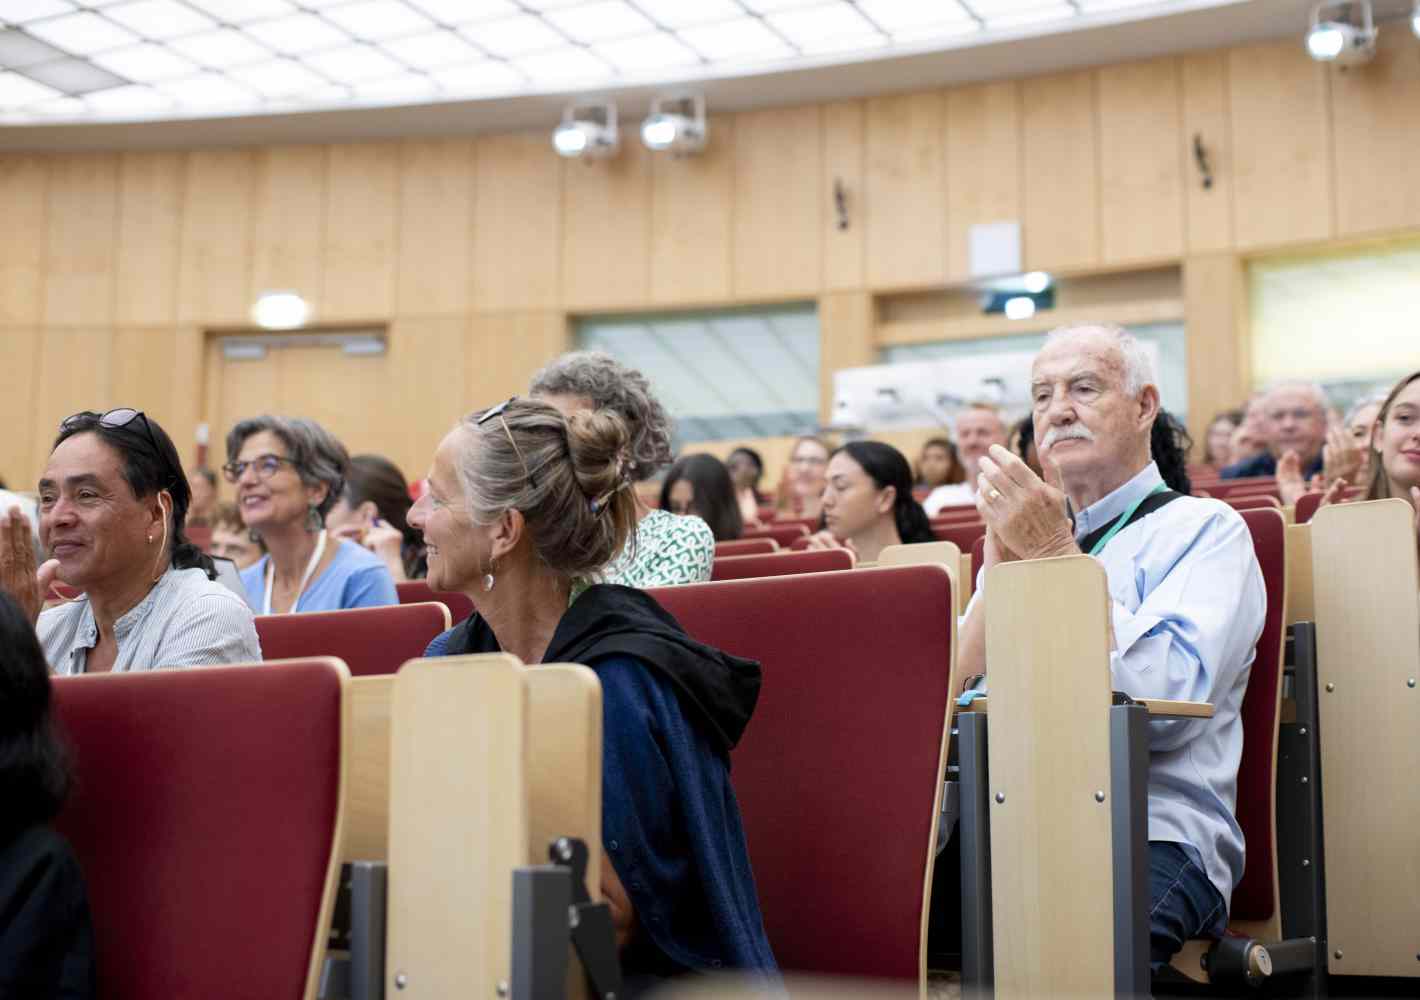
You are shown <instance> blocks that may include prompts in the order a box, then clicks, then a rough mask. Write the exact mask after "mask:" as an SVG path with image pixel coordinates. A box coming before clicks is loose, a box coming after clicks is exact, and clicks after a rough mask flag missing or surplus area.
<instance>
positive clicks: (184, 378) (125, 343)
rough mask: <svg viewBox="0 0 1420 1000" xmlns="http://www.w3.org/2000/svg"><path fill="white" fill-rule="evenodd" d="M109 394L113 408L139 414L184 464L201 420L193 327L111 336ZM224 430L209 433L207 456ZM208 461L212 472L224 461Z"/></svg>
mask: <svg viewBox="0 0 1420 1000" xmlns="http://www.w3.org/2000/svg"><path fill="white" fill-rule="evenodd" d="M112 358H113V369H112V373H111V384H110V389H111V392H112V395H113V399H114V402H115V405H119V406H132V407H136V408H137V409H140V410H143V411H144V412H145V413H147V414H148V415H149V416H151V417H152V418H153V419H154V420H156V421H158V423H159V424H161V425H162V427H163V429H164V430H166V431H167V432H168V434H169V436H171V437H172V439H173V443H174V444H175V445H177V449H178V454H179V455H180V456H181V457H182V460H183V463H184V464H190V463H192V462H193V461H194V456H195V455H196V428H197V424H198V422H199V421H200V420H201V419H202V392H203V365H204V358H203V339H202V332H201V331H200V330H197V329H195V328H193V327H174V326H163V327H140V328H127V329H120V330H117V331H115V333H114V335H113V354H112ZM226 430H227V428H225V427H223V428H213V444H212V452H211V455H212V456H218V455H219V453H220V452H221V450H222V445H221V437H222V436H223V435H224V434H225V433H226ZM208 461H209V462H211V463H212V465H213V466H214V467H215V466H216V465H220V464H221V462H222V461H223V459H221V458H220V457H219V458H217V459H216V461H213V458H211V457H209V459H208Z"/></svg>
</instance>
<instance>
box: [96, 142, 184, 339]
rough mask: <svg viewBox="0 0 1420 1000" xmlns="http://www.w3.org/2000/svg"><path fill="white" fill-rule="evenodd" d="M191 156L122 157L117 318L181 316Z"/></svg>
mask: <svg viewBox="0 0 1420 1000" xmlns="http://www.w3.org/2000/svg"><path fill="white" fill-rule="evenodd" d="M185 165H186V160H185V158H184V157H183V154H181V153H173V152H125V153H123V154H121V155H120V157H119V176H118V187H119V190H118V241H117V246H116V249H115V258H116V260H115V278H114V286H115V287H114V322H115V323H117V324H118V325H119V326H133V325H141V324H154V323H157V324H164V323H172V322H174V321H175V320H176V318H177V291H178V269H179V263H180V260H179V258H180V252H179V250H180V242H181V236H182V202H183V185H184V183H185V180H186V170H185V169H184V167H185Z"/></svg>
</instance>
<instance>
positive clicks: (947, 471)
mask: <svg viewBox="0 0 1420 1000" xmlns="http://www.w3.org/2000/svg"><path fill="white" fill-rule="evenodd" d="M915 472H916V475H915V476H914V477H913V479H914V482H915V483H916V485H918V486H929V487H931V488H932V489H936V488H937V487H938V486H951V485H953V484H954V483H960V482H963V481H964V480H965V479H966V468H965V467H964V466H963V465H962V464H961V457H960V456H958V455H957V446H956V445H954V444H952V442H951V439H950V438H944V437H936V438H930V439H928V440H927V441H926V442H925V443H924V444H923V445H922V453H921V454H920V455H918V456H917V468H916V470H915Z"/></svg>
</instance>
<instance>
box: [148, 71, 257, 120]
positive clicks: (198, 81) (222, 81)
mask: <svg viewBox="0 0 1420 1000" xmlns="http://www.w3.org/2000/svg"><path fill="white" fill-rule="evenodd" d="M156 86H157V88H158V90H159V91H160V92H162V93H164V94H167V95H168V96H169V97H171V98H173V99H174V100H175V101H177V103H178V104H180V105H182V106H183V107H186V108H190V109H192V110H195V111H202V110H209V111H217V110H223V111H225V110H232V109H237V108H244V107H248V106H250V105H253V104H257V103H259V101H260V98H259V97H258V96H257V95H256V94H255V93H254V92H252V91H250V90H247V89H246V88H245V87H239V86H237V85H236V84H235V83H233V82H232V81H231V80H229V79H227V78H226V77H225V76H218V75H217V74H216V73H202V74H200V75H198V76H189V77H184V78H183V79H181V80H165V81H164V82H162V83H160V84H157V85H156Z"/></svg>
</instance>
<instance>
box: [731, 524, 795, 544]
mask: <svg viewBox="0 0 1420 1000" xmlns="http://www.w3.org/2000/svg"><path fill="white" fill-rule="evenodd" d="M807 534H809V529H808V528H806V527H804V526H803V525H802V524H800V523H798V522H796V521H791V522H789V523H785V522H782V521H775V522H774V523H773V524H766V525H765V526H764V527H762V528H746V529H745V532H744V534H743V535H741V536H740V537H741V538H772V539H774V540H775V541H776V542H778V543H779V544H780V545H783V546H785V547H787V546H789V545H792V544H793V543H794V539H796V538H803V537H804V536H806V535H807Z"/></svg>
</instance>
